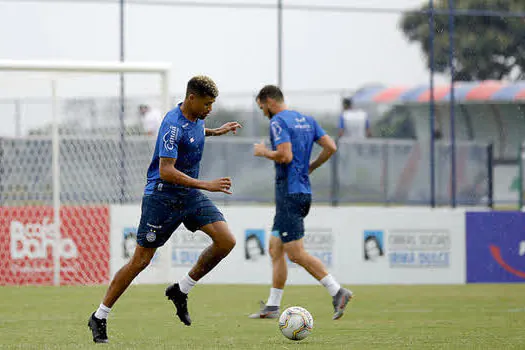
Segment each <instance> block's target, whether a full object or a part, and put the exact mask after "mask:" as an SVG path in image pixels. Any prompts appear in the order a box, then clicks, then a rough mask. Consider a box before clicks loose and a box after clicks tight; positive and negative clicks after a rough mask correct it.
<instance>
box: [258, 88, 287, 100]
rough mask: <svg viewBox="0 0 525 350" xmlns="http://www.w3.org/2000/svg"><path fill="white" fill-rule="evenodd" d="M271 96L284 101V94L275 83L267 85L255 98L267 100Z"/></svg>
mask: <svg viewBox="0 0 525 350" xmlns="http://www.w3.org/2000/svg"><path fill="white" fill-rule="evenodd" d="M269 98H271V99H273V100H275V101H277V102H284V95H283V92H282V91H281V89H280V88H279V87H278V86H275V85H266V86H265V87H263V88H262V89H261V91H259V93H258V94H257V97H256V98H255V100H259V101H261V102H266V100H268V99H269Z"/></svg>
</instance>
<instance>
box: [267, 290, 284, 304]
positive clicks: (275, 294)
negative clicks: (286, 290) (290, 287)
mask: <svg viewBox="0 0 525 350" xmlns="http://www.w3.org/2000/svg"><path fill="white" fill-rule="evenodd" d="M282 298H283V290H282V289H277V288H271V289H270V296H269V297H268V302H267V303H266V306H280V305H281V299H282Z"/></svg>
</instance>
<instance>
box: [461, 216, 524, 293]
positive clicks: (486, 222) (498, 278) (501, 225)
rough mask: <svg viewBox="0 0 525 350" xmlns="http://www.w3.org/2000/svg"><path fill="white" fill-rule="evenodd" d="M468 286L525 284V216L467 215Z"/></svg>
mask: <svg viewBox="0 0 525 350" xmlns="http://www.w3.org/2000/svg"><path fill="white" fill-rule="evenodd" d="M466 224H467V227H466V229H467V242H466V243H467V283H498V282H499V283H507V282H513V283H516V282H525V213H522V212H471V213H467V220H466Z"/></svg>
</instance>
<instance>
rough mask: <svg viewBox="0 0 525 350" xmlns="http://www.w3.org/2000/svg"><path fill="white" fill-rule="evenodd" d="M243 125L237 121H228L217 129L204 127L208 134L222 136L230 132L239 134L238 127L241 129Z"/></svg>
mask: <svg viewBox="0 0 525 350" xmlns="http://www.w3.org/2000/svg"><path fill="white" fill-rule="evenodd" d="M241 128H242V125H241V124H239V123H237V122H228V123H226V124H224V125H223V126H221V127H220V128H216V129H208V128H206V129H204V131H205V135H206V136H222V135H226V134H227V133H229V132H232V133H233V134H234V135H235V134H237V129H241Z"/></svg>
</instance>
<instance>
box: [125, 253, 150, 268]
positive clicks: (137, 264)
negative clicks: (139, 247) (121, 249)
mask: <svg viewBox="0 0 525 350" xmlns="http://www.w3.org/2000/svg"><path fill="white" fill-rule="evenodd" d="M150 261H151V259H149V258H148V257H142V256H141V257H135V258H134V259H132V260H130V264H131V265H132V266H133V268H134V269H135V270H138V271H142V270H144V269H145V268H146V267H148V265H149V263H150Z"/></svg>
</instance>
